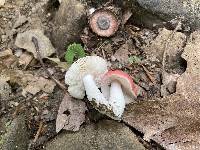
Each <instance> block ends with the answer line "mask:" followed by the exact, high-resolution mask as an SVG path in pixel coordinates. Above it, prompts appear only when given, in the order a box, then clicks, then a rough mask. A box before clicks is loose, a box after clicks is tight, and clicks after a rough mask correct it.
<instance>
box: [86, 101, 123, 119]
mask: <svg viewBox="0 0 200 150" xmlns="http://www.w3.org/2000/svg"><path fill="white" fill-rule="evenodd" d="M90 103H91V105H92V106H93V107H94V108H95V109H96V110H98V111H99V112H100V113H102V114H104V115H106V116H108V117H110V118H112V119H114V120H118V121H120V120H121V118H119V117H117V116H116V115H115V114H114V112H113V110H112V109H109V108H111V106H110V107H108V106H106V105H104V104H97V103H96V100H95V99H94V98H93V99H92V101H90Z"/></svg>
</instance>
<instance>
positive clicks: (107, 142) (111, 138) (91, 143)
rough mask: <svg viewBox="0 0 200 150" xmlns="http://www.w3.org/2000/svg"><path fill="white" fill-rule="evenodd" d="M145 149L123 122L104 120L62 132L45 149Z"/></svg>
mask: <svg viewBox="0 0 200 150" xmlns="http://www.w3.org/2000/svg"><path fill="white" fill-rule="evenodd" d="M55 149H56V150H66V149H70V150H79V149H81V150H94V149H101V150H107V149H109V150H116V149H118V150H124V149H126V150H132V149H134V150H145V148H144V147H143V145H142V144H141V143H140V142H139V141H138V139H137V137H136V136H135V135H134V133H132V131H131V130H130V129H129V128H128V127H126V126H125V125H124V124H121V123H118V122H115V121H109V120H104V121H100V122H99V123H98V124H91V125H88V126H86V127H85V128H82V129H81V130H80V131H79V132H76V133H69V132H68V133H62V134H60V135H58V136H57V137H56V138H55V139H54V140H53V141H51V142H49V143H48V144H47V146H46V150H55Z"/></svg>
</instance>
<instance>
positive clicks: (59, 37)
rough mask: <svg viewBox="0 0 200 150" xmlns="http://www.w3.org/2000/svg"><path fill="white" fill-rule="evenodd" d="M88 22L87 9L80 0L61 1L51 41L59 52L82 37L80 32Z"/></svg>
mask: <svg viewBox="0 0 200 150" xmlns="http://www.w3.org/2000/svg"><path fill="white" fill-rule="evenodd" d="M85 23H86V9H85V6H84V4H82V3H81V2H80V1H78V0H62V1H60V6H59V10H58V11H57V13H56V15H55V18H54V26H53V31H52V35H51V41H52V43H53V45H54V46H55V48H56V49H57V50H58V53H59V54H62V53H63V52H65V51H66V46H67V45H68V44H69V43H71V42H76V41H78V40H79V39H80V33H81V32H82V30H83V27H84V25H85Z"/></svg>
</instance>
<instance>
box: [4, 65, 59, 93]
mask: <svg viewBox="0 0 200 150" xmlns="http://www.w3.org/2000/svg"><path fill="white" fill-rule="evenodd" d="M0 78H2V79H4V81H9V82H10V83H16V84H18V85H19V86H21V87H22V95H23V96H25V97H26V94H27V93H31V94H33V95H35V94H36V93H38V92H40V91H43V92H46V93H52V92H53V90H54V87H55V86H56V84H55V82H53V81H52V80H48V79H45V78H44V77H41V76H37V75H34V74H32V73H31V72H28V71H21V70H12V69H5V70H3V71H2V72H0Z"/></svg>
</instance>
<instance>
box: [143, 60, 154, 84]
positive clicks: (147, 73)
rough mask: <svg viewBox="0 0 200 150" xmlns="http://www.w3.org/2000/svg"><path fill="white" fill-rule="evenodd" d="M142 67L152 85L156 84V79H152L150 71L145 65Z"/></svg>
mask: <svg viewBox="0 0 200 150" xmlns="http://www.w3.org/2000/svg"><path fill="white" fill-rule="evenodd" d="M141 66H142V68H143V70H144V71H145V73H146V75H147V77H148V78H149V80H150V81H151V82H152V83H154V81H155V79H154V78H153V77H152V75H151V74H150V72H149V70H148V69H147V68H146V67H145V66H144V65H142V64H141Z"/></svg>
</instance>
